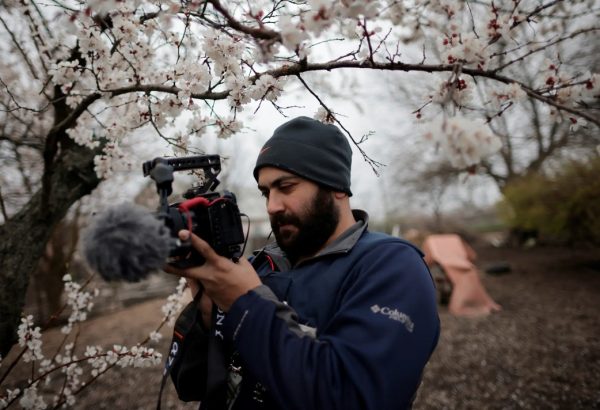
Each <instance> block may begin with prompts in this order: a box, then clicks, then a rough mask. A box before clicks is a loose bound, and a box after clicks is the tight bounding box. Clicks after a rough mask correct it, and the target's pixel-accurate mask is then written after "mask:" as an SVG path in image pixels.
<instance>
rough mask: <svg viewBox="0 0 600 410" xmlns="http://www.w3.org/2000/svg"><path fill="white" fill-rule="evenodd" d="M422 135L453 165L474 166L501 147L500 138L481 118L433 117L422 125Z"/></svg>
mask: <svg viewBox="0 0 600 410" xmlns="http://www.w3.org/2000/svg"><path fill="white" fill-rule="evenodd" d="M424 137H425V138H426V139H429V140H431V141H433V142H434V143H435V144H436V145H437V146H438V147H439V149H440V150H441V151H442V153H443V155H444V156H445V157H446V158H448V160H449V161H450V163H451V164H452V165H453V166H455V167H457V168H466V167H469V166H471V165H475V164H477V163H479V162H480V161H481V160H482V159H484V158H485V157H487V156H489V155H492V154H494V153H496V152H497V151H498V150H499V149H500V147H501V142H500V139H499V138H498V137H497V136H495V135H494V134H493V133H492V132H491V131H490V130H489V127H487V125H486V124H485V123H484V122H483V121H482V120H471V119H468V118H465V117H452V118H441V119H438V120H434V121H432V122H431V123H430V124H429V127H427V128H426V130H425V132H424Z"/></svg>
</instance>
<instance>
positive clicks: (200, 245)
mask: <svg viewBox="0 0 600 410" xmlns="http://www.w3.org/2000/svg"><path fill="white" fill-rule="evenodd" d="M190 234H191V241H192V246H193V247H194V249H196V250H197V251H198V252H200V254H201V255H202V256H204V258H205V259H206V260H207V261H216V260H217V259H219V258H221V256H219V254H218V253H216V252H215V250H214V249H213V248H211V246H210V245H209V244H208V242H206V241H205V240H204V239H202V238H200V237H199V236H198V235H196V234H194V233H190V231H187V230H185V229H182V230H181V231H179V238H180V239H182V240H184V241H185V240H188V239H190Z"/></svg>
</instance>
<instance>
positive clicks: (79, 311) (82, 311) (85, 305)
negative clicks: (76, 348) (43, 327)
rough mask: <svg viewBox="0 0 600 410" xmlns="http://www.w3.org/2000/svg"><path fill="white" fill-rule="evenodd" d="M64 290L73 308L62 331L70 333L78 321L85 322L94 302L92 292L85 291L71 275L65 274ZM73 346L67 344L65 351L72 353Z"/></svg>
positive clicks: (68, 303) (69, 304) (68, 302)
mask: <svg viewBox="0 0 600 410" xmlns="http://www.w3.org/2000/svg"><path fill="white" fill-rule="evenodd" d="M63 282H64V291H65V294H66V295H67V305H68V306H69V307H70V308H71V314H70V315H69V319H68V323H67V325H66V326H63V327H62V329H61V331H62V333H65V334H69V333H70V332H71V330H72V328H73V325H74V324H75V323H78V322H83V321H85V320H86V319H87V313H88V312H89V311H90V310H92V307H93V306H94V303H93V302H92V299H93V297H94V296H93V295H92V294H91V293H90V292H86V291H83V290H82V288H81V285H80V284H78V283H76V282H73V279H72V278H71V275H68V274H67V275H64V276H63ZM71 349H72V346H69V345H67V346H66V347H65V351H66V352H67V354H70V350H71Z"/></svg>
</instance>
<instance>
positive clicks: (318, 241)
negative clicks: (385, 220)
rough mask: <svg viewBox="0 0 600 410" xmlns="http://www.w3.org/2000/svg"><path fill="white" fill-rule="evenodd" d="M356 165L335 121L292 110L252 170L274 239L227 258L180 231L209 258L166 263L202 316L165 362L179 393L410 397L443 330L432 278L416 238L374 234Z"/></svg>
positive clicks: (378, 405) (361, 401)
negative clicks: (356, 193)
mask: <svg viewBox="0 0 600 410" xmlns="http://www.w3.org/2000/svg"><path fill="white" fill-rule="evenodd" d="M351 162H352V150H351V148H350V145H349V144H348V141H347V139H346V138H345V137H344V136H343V134H342V133H341V132H340V130H339V129H338V128H337V127H336V126H334V125H330V124H323V123H320V122H318V121H315V120H313V119H310V118H307V117H299V118H295V119H293V120H291V121H289V122H286V123H285V124H283V125H281V126H280V127H278V128H277V129H276V130H275V132H274V134H273V136H272V137H271V138H270V139H269V140H268V141H267V142H266V143H265V145H264V146H263V148H262V150H261V151H260V154H259V156H258V159H257V161H256V166H255V168H254V177H255V179H256V180H257V182H258V189H259V190H260V191H261V192H262V194H263V196H264V197H265V200H266V208H267V212H268V214H269V219H270V222H271V227H272V229H273V233H274V235H275V239H276V242H275V243H272V244H269V245H267V246H266V247H265V248H264V249H262V250H260V251H258V252H255V254H254V256H253V257H252V258H251V259H250V260H249V261H248V260H245V259H244V260H239V261H232V260H229V259H226V258H224V257H221V256H219V255H217V254H216V253H215V252H214V250H213V249H211V248H210V246H209V245H208V244H207V243H206V242H205V241H203V240H202V239H200V238H199V237H197V236H195V235H193V234H190V233H189V232H188V231H181V232H180V238H181V239H184V240H187V239H189V238H190V235H191V241H192V244H193V246H194V247H195V248H196V249H197V250H198V251H199V252H200V253H201V254H202V255H203V256H204V257H205V258H206V262H205V263H204V264H203V265H202V266H199V267H194V268H190V269H187V270H185V271H180V272H174V273H178V274H180V275H183V276H185V277H186V278H188V282H189V283H190V286H191V288H192V291H193V293H195V294H196V297H195V302H194V303H195V304H194V305H193V306H192V309H193V310H194V311H196V312H197V313H198V315H199V317H201V318H202V320H198V321H197V322H195V323H194V324H193V325H192V326H189V330H190V331H189V332H188V333H187V334H186V336H185V343H183V342H182V344H181V345H182V346H183V348H182V350H183V352H182V353H181V354H180V357H179V359H178V361H177V364H176V366H174V367H173V368H172V370H171V377H172V380H173V382H174V384H175V387H176V389H177V391H178V394H179V397H180V398H181V399H182V400H186V401H191V400H197V401H201V405H200V408H201V409H203V410H204V409H220V408H227V409H344V410H348V409H376V410H385V409H404V408H410V407H411V405H412V402H413V400H414V397H415V394H416V391H417V388H418V386H419V384H420V380H421V377H422V373H423V369H424V367H425V365H426V363H427V361H428V360H429V358H430V356H431V354H432V352H433V350H434V349H435V346H436V344H437V341H438V337H439V331H440V327H439V319H438V315H437V306H436V296H435V289H434V284H433V281H432V279H431V276H430V274H429V271H428V269H427V267H426V265H425V263H424V262H423V258H422V257H423V254H422V253H421V252H420V251H419V250H418V249H417V248H415V247H414V246H413V245H412V244H410V243H408V242H406V241H403V240H401V239H398V238H395V237H391V236H388V235H385V234H382V233H376V232H370V231H369V230H368V229H367V227H368V215H367V214H366V213H365V212H364V211H360V210H352V208H351V206H350V196H352V192H351V190H350V169H351ZM213 304H214V305H215V306H216V307H218V310H214V309H213V311H212V312H211V306H212V305H213ZM211 313H212V317H211ZM211 337H212V339H214V340H218V341H219V342H220V344H219V345H218V346H216V345H215V344H214V343H211V342H210V340H211Z"/></svg>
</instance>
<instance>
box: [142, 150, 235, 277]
mask: <svg viewBox="0 0 600 410" xmlns="http://www.w3.org/2000/svg"><path fill="white" fill-rule="evenodd" d="M197 169H199V170H202V172H203V173H204V180H203V182H202V183H201V184H200V185H198V186H194V187H192V188H190V189H188V190H187V191H186V192H185V193H184V194H183V197H184V198H185V200H184V201H182V202H178V203H174V204H169V202H168V197H169V195H171V193H172V191H173V188H172V185H173V179H174V177H173V173H174V172H175V171H181V170H197ZM143 172H144V176H148V175H149V176H150V177H151V178H152V179H153V180H154V181H155V183H156V190H157V193H158V195H159V197H160V203H159V206H158V210H157V213H156V216H157V217H158V218H159V219H160V220H162V221H163V222H164V225H165V226H166V227H167V228H168V230H169V233H170V236H171V237H172V238H173V239H174V241H173V242H174V244H175V245H174V246H173V247H172V248H171V250H170V253H169V259H168V263H169V264H171V265H172V266H175V267H177V268H181V269H185V268H188V267H192V266H199V265H202V264H203V263H204V262H205V259H204V257H203V256H202V255H201V254H200V253H199V252H198V251H196V250H195V249H194V248H193V247H192V244H191V240H187V241H181V240H179V238H178V232H179V231H180V230H181V229H187V230H188V231H190V232H193V233H194V234H196V235H198V236H199V237H201V238H202V239H204V240H205V241H206V242H208V244H209V245H210V246H211V247H212V248H213V249H214V250H215V251H216V252H217V253H218V254H219V255H221V256H224V257H227V258H230V259H233V260H236V259H238V258H239V257H240V256H241V255H242V253H243V248H242V245H243V243H244V232H243V229H242V220H241V214H240V211H239V209H238V206H237V202H236V198H235V195H234V194H233V193H231V192H228V191H223V194H222V195H221V194H220V193H219V192H215V191H214V190H215V188H216V187H217V186H218V185H219V180H218V179H217V176H218V174H219V173H220V172H221V159H220V157H219V156H218V155H201V156H190V157H179V158H162V157H158V158H155V159H153V160H151V161H146V162H144V164H143Z"/></svg>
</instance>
